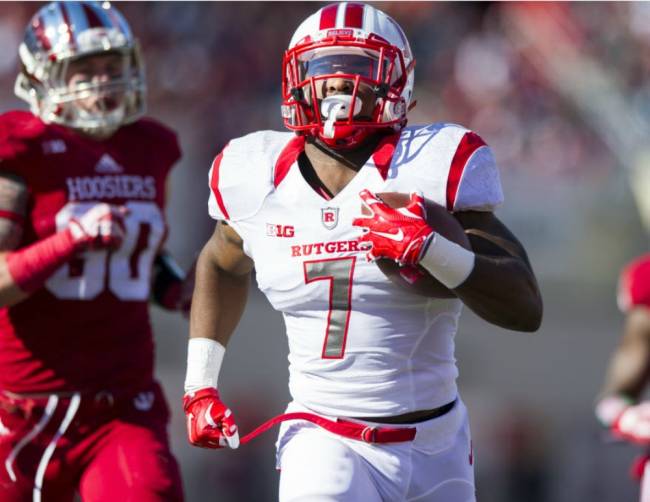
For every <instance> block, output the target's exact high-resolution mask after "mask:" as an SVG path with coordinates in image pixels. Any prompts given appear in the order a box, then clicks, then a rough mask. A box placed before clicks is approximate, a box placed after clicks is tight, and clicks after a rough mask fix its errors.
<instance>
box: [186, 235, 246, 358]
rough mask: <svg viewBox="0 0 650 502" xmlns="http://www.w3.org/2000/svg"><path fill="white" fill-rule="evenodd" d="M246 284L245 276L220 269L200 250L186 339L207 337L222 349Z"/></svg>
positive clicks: (241, 309) (240, 310)
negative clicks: (220, 345) (221, 346)
mask: <svg viewBox="0 0 650 502" xmlns="http://www.w3.org/2000/svg"><path fill="white" fill-rule="evenodd" d="M249 284H250V274H249V273H246V274H242V275H236V274H233V273H229V272H227V271H225V270H223V269H222V268H220V267H219V266H217V264H216V263H215V262H214V260H213V259H212V257H211V255H210V252H209V250H208V248H207V247H206V248H204V250H203V251H202V252H201V255H200V256H199V259H198V261H197V264H196V284H195V286H194V295H193V296H192V310H191V313H190V338H208V339H211V340H215V341H217V342H219V343H220V344H222V345H223V346H224V347H225V346H226V345H227V344H228V340H229V339H230V336H231V335H232V333H233V332H234V330H235V328H236V327H237V324H238V323H239V320H240V318H241V316H242V314H243V312H244V307H245V306H246V300H247V298H248V289H249Z"/></svg>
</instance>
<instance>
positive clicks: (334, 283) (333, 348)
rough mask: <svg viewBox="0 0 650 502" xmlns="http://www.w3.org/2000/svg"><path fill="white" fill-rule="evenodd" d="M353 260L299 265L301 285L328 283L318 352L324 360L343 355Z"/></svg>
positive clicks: (348, 321)
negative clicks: (303, 275)
mask: <svg viewBox="0 0 650 502" xmlns="http://www.w3.org/2000/svg"><path fill="white" fill-rule="evenodd" d="M356 259H357V258H356V257H355V256H349V257H345V258H330V259H326V260H314V261H306V262H304V263H303V267H304V272H305V284H309V283H310V282H314V281H329V311H328V313H327V326H326V328H325V341H324V342H323V352H322V357H323V358H324V359H341V358H342V357H343V354H344V353H345V342H346V340H347V337H348V325H349V324H350V310H351V309H352V276H353V275H354V264H355V262H356Z"/></svg>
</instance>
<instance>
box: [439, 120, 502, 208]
mask: <svg viewBox="0 0 650 502" xmlns="http://www.w3.org/2000/svg"><path fill="white" fill-rule="evenodd" d="M452 128H453V130H454V132H455V133H456V137H458V136H459V139H458V142H457V144H456V148H455V151H454V154H453V157H452V159H451V162H450V164H449V175H448V176H447V190H446V191H447V193H446V200H447V209H448V210H450V211H470V210H471V211H494V209H496V207H497V206H499V205H500V204H502V203H503V190H502V188H501V178H500V177H499V169H498V168H497V164H496V161H495V160H494V154H493V153H492V149H491V148H490V147H489V146H488V145H487V143H485V141H483V138H481V137H480V136H479V135H478V134H476V133H475V132H473V131H470V130H468V129H465V128H464V127H461V126H457V125H450V126H447V127H446V128H445V129H444V130H443V133H444V132H445V130H447V129H452Z"/></svg>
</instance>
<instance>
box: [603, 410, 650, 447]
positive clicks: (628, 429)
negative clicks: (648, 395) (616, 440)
mask: <svg viewBox="0 0 650 502" xmlns="http://www.w3.org/2000/svg"><path fill="white" fill-rule="evenodd" d="M612 432H613V433H614V434H615V435H617V436H620V437H622V438H623V439H626V440H628V441H631V442H633V443H636V444H640V445H643V446H648V445H650V402H649V401H645V402H643V403H639V404H636V405H634V406H629V407H627V408H625V410H623V412H622V413H621V414H620V415H619V417H618V418H617V419H616V420H615V421H614V423H613V425H612Z"/></svg>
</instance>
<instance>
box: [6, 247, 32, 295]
mask: <svg viewBox="0 0 650 502" xmlns="http://www.w3.org/2000/svg"><path fill="white" fill-rule="evenodd" d="M7 254H8V253H2V254H0V307H8V306H11V305H15V304H16V303H19V302H21V301H23V300H24V299H25V298H27V297H28V296H29V295H28V294H27V293H25V292H24V291H23V290H22V289H20V288H19V287H18V285H17V284H16V281H15V280H14V278H13V277H12V276H11V273H10V272H9V268H8V267H7Z"/></svg>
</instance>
